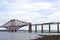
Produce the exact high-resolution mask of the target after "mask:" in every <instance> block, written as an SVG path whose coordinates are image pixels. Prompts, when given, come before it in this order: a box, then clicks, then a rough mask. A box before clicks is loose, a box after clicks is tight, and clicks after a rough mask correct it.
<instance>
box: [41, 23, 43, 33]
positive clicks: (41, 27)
mask: <svg viewBox="0 0 60 40" xmlns="http://www.w3.org/2000/svg"><path fill="white" fill-rule="evenodd" d="M41 33H43V24H42V25H41Z"/></svg>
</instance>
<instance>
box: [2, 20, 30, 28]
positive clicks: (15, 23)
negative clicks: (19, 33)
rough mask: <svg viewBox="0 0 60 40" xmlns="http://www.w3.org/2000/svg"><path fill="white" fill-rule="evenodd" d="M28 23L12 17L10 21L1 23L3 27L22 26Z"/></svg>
mask: <svg viewBox="0 0 60 40" xmlns="http://www.w3.org/2000/svg"><path fill="white" fill-rule="evenodd" d="M27 25H29V23H27V22H23V21H20V20H15V19H12V20H10V21H8V22H7V23H5V24H4V25H3V27H5V28H7V27H12V26H14V27H23V26H27Z"/></svg>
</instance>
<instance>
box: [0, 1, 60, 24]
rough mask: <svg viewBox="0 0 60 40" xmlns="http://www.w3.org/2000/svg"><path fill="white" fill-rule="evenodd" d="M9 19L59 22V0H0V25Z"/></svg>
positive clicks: (32, 21)
mask: <svg viewBox="0 0 60 40" xmlns="http://www.w3.org/2000/svg"><path fill="white" fill-rule="evenodd" d="M11 19H18V20H21V21H26V22H31V23H34V24H37V23H43V22H58V21H59V22H60V0H0V25H3V24H4V23H6V22H7V21H9V20H11Z"/></svg>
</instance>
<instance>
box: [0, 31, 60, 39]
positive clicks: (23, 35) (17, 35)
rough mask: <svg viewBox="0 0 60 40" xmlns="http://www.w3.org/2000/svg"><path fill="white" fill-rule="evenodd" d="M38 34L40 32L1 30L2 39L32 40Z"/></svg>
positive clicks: (0, 37) (0, 36)
mask: <svg viewBox="0 0 60 40" xmlns="http://www.w3.org/2000/svg"><path fill="white" fill-rule="evenodd" d="M38 34H40V33H39V32H38V33H35V32H32V33H28V32H24V31H19V32H6V31H4V32H0V40H30V39H35V38H36V37H37V36H38ZM45 34H46V33H45ZM59 35H60V34H59Z"/></svg>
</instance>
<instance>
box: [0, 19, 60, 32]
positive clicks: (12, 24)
mask: <svg viewBox="0 0 60 40" xmlns="http://www.w3.org/2000/svg"><path fill="white" fill-rule="evenodd" d="M51 24H56V25H57V33H59V24H60V22H50V23H42V24H32V23H29V22H23V21H20V20H16V19H12V20H10V21H8V22H7V23H5V24H4V25H2V26H0V27H4V28H7V29H8V31H9V32H16V31H17V30H18V29H20V28H22V27H24V26H28V27H29V30H28V31H29V32H32V26H35V32H37V26H38V25H40V26H41V32H42V33H43V32H44V29H43V28H44V25H48V29H49V33H50V32H51V28H50V27H51Z"/></svg>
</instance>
